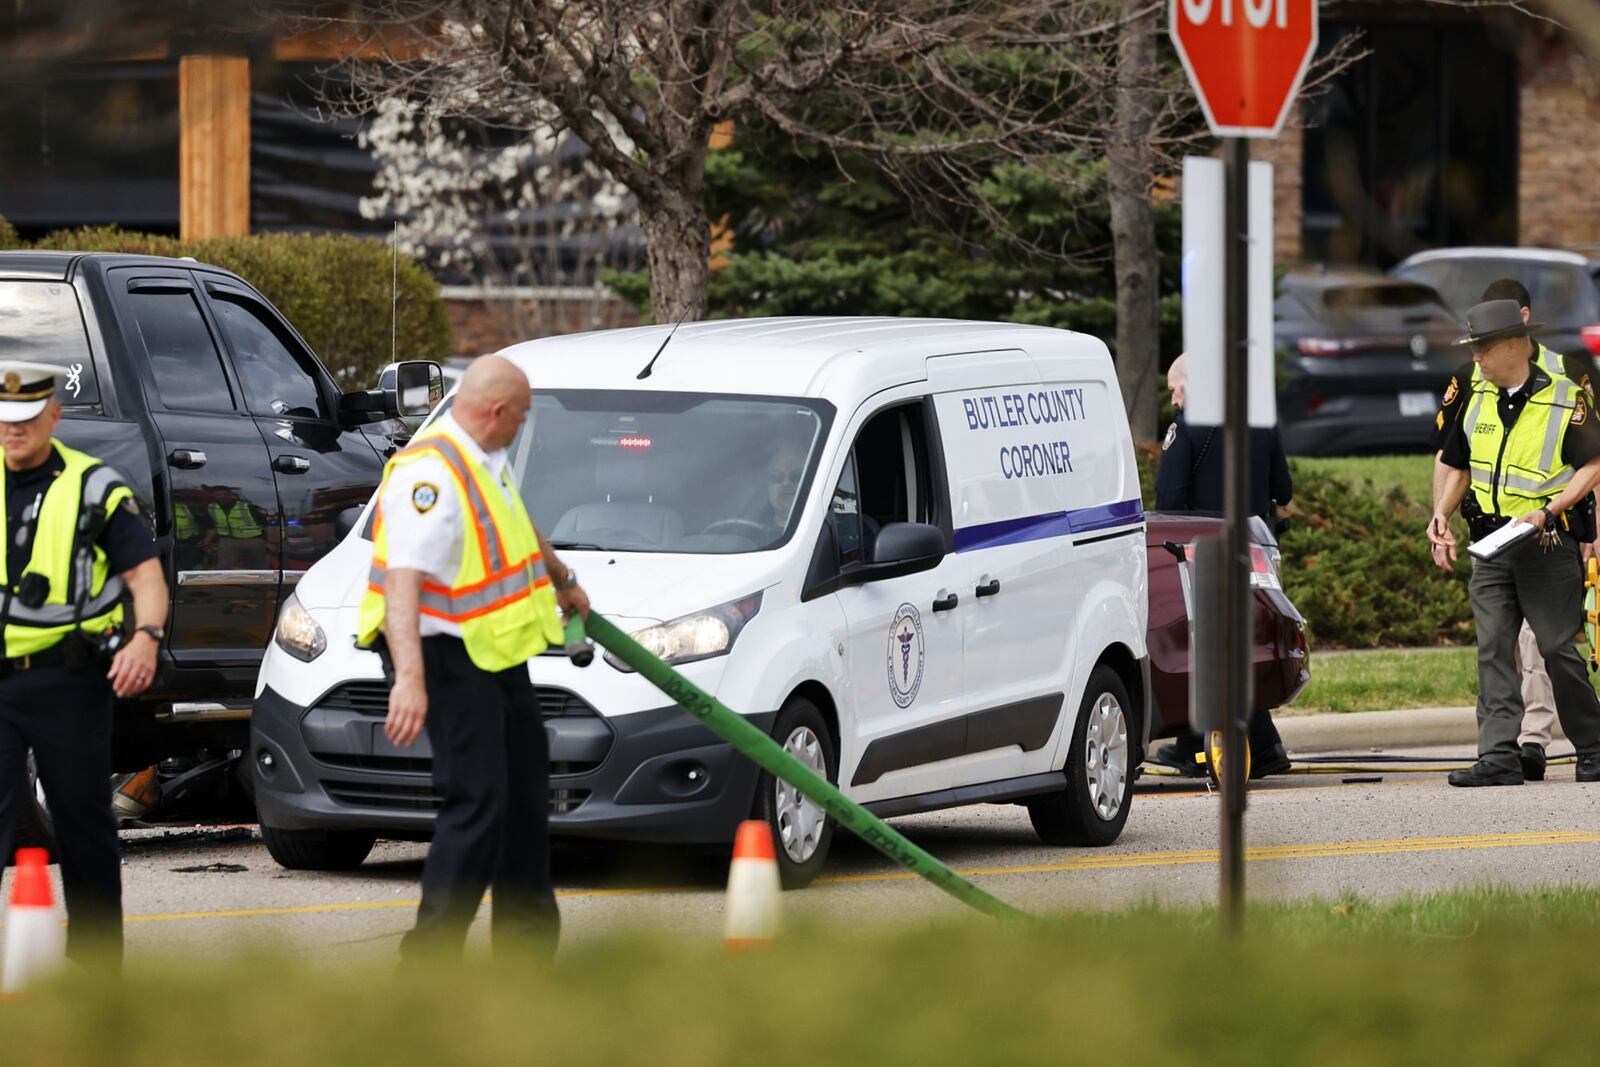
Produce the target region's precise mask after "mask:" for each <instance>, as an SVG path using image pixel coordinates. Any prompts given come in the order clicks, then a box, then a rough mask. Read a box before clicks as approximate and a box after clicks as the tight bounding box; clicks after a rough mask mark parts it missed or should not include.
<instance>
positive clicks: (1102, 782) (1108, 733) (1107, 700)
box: [1083, 693, 1128, 822]
mask: <svg viewBox="0 0 1600 1067" xmlns="http://www.w3.org/2000/svg"><path fill="white" fill-rule="evenodd" d="M1084 733H1085V738H1084V753H1083V755H1084V759H1083V766H1084V776H1085V778H1086V780H1087V784H1088V786H1089V802H1090V803H1091V804H1093V805H1094V811H1095V814H1096V815H1098V816H1100V818H1101V819H1103V820H1105V821H1106V822H1110V821H1111V820H1112V819H1115V818H1116V817H1117V813H1118V812H1120V811H1121V810H1122V802H1123V800H1124V799H1125V798H1126V797H1127V794H1128V718H1127V716H1126V715H1124V714H1123V712H1122V705H1121V704H1119V703H1117V698H1116V697H1114V696H1112V695H1111V694H1110V693H1101V694H1100V699H1099V700H1096V701H1095V702H1094V707H1092V708H1090V709H1089V726H1088V729H1087V730H1085V731H1084Z"/></svg>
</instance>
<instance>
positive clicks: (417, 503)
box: [411, 482, 439, 515]
mask: <svg viewBox="0 0 1600 1067" xmlns="http://www.w3.org/2000/svg"><path fill="white" fill-rule="evenodd" d="M438 502H439V487H438V486H437V485H434V484H433V483H432V482H418V483H417V485H416V488H415V489H412V490H411V506H412V507H414V508H416V509H417V514H419V515H426V514H427V513H428V512H429V511H430V510H432V508H433V506H434V505H435V504H437V503H438Z"/></svg>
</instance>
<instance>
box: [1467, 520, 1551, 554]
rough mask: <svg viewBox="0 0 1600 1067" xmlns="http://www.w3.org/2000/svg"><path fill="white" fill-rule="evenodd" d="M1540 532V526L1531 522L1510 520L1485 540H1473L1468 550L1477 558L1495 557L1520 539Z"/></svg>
mask: <svg viewBox="0 0 1600 1067" xmlns="http://www.w3.org/2000/svg"><path fill="white" fill-rule="evenodd" d="M1538 532H1539V529H1538V527H1536V526H1534V525H1533V523H1531V522H1508V523H1506V524H1505V525H1504V526H1502V527H1500V529H1498V530H1496V531H1495V532H1494V533H1492V534H1490V535H1489V536H1488V537H1485V538H1484V539H1483V540H1481V541H1474V542H1472V545H1471V547H1469V548H1468V549H1467V551H1468V552H1470V553H1472V555H1473V557H1474V558H1476V559H1494V558H1495V557H1496V556H1498V555H1499V554H1500V553H1502V552H1504V551H1505V550H1506V549H1508V548H1510V547H1511V546H1512V545H1514V544H1516V543H1517V542H1518V541H1521V540H1524V539H1525V538H1528V537H1532V536H1533V535H1534V534H1536V533H1538Z"/></svg>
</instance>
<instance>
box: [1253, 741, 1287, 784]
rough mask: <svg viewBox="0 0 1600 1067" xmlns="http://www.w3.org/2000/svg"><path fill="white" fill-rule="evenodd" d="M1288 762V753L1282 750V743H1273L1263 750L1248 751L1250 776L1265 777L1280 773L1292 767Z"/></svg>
mask: <svg viewBox="0 0 1600 1067" xmlns="http://www.w3.org/2000/svg"><path fill="white" fill-rule="evenodd" d="M1292 766H1293V764H1292V763H1290V762H1289V753H1287V752H1285V751H1284V748H1283V746H1282V745H1273V746H1272V747H1271V748H1269V749H1267V750H1266V751H1265V752H1261V753H1256V752H1252V753H1250V777H1251V778H1265V777H1266V776H1267V775H1269V774H1282V773H1283V772H1284V771H1286V770H1288V769H1289V768H1290V767H1292Z"/></svg>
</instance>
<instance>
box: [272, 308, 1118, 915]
mask: <svg viewBox="0 0 1600 1067" xmlns="http://www.w3.org/2000/svg"><path fill="white" fill-rule="evenodd" d="M667 337H668V328H666V327H644V328H639V329H630V330H615V331H607V332H603V333H592V334H582V335H576V336H567V337H553V338H548V339H544V340H538V341H530V342H528V343H525V344H520V345H516V346H513V347H511V348H508V349H506V350H505V351H504V352H503V353H501V354H502V355H504V356H506V357H508V358H509V359H511V360H513V361H514V362H515V363H517V365H518V366H520V367H522V368H523V369H524V370H525V371H526V372H527V374H528V378H529V380H530V381H531V382H532V383H533V389H534V398H533V407H532V410H531V412H530V416H529V420H528V425H527V427H526V428H525V429H524V431H523V433H522V435H521V436H520V437H519V438H518V440H517V441H516V443H515V444H514V445H513V446H512V460H513V464H514V466H515V469H516V470H517V471H518V472H519V475H520V477H521V479H522V485H523V492H524V495H525V499H526V500H527V502H528V506H529V510H530V511H531V513H532V515H533V518H534V521H535V522H536V523H537V524H539V526H540V529H541V530H543V531H544V532H545V534H546V536H547V537H548V538H549V540H550V541H551V542H552V543H553V544H554V545H555V546H556V549H557V551H558V552H559V553H560V555H561V557H562V559H564V560H565V561H566V562H567V563H568V564H569V565H571V566H572V567H573V568H574V569H575V570H576V571H577V572H578V573H579V575H580V580H581V581H582V583H583V585H584V587H585V589H587V590H588V592H589V595H590V597H591V598H592V600H593V604H594V607H595V610H597V611H600V612H602V613H603V614H605V615H606V616H608V617H609V618H611V619H612V621H614V622H615V623H617V624H618V625H619V626H621V627H622V628H624V629H625V630H627V631H630V632H632V633H633V634H634V635H635V636H636V637H637V638H638V639H639V640H640V641H642V642H643V643H644V644H645V645H646V647H648V648H650V649H652V650H653V651H655V652H656V653H657V654H659V655H661V656H663V657H664V658H666V659H668V660H669V661H671V662H673V663H675V664H677V665H678V666H679V669H680V670H682V671H683V673H684V674H686V675H687V676H688V677H690V678H691V679H693V680H694V681H695V682H696V683H697V684H698V685H700V686H702V687H703V688H705V689H706V690H707V691H708V692H711V693H713V694H715V695H716V697H717V698H718V699H719V700H721V701H722V702H723V703H724V704H726V705H728V706H729V707H731V708H733V709H735V710H736V711H739V712H741V713H743V714H745V715H747V716H748V717H749V718H750V719H751V720H752V721H754V722H756V723H758V724H759V725H760V726H761V727H762V728H763V729H766V730H768V731H769V732H770V733H771V734H772V736H773V737H775V738H776V739H777V740H778V741H780V742H781V743H782V744H783V745H784V747H785V748H787V749H788V750H789V751H790V752H791V753H793V754H794V755H796V756H797V757H799V758H800V759H801V760H803V761H804V762H806V763H808V764H809V765H810V766H811V767H812V768H813V769H815V770H817V771H819V772H822V773H825V774H826V775H827V777H828V778H829V779H831V780H834V781H837V782H838V783H839V784H840V785H841V786H842V787H843V788H844V790H845V792H846V793H848V794H849V795H850V796H851V797H853V798H855V799H856V800H858V801H860V802H862V803H864V804H865V805H867V806H868V807H869V808H871V809H872V810H873V811H875V812H877V813H878V814H880V815H885V816H890V815H902V814H906V813H909V812H916V811H927V810H929V809H934V808H942V807H949V806H952V805H957V804H968V803H988V802H1003V801H1018V802H1023V803H1026V804H1027V806H1028V809H1029V812H1030V814H1031V815H1032V819H1033V824H1034V826H1035V827H1036V828H1037V830H1038V832H1039V835H1040V836H1041V837H1042V838H1043V839H1044V840H1045V841H1047V842H1051V843H1059V844H1074V845H1105V844H1109V843H1111V842H1112V841H1114V840H1116V838H1117V835H1118V834H1119V833H1120V832H1121V830H1122V826H1123V824H1124V822H1126V820H1127V818H1128V808H1129V805H1130V804H1131V802H1132V800H1133V792H1132V788H1131V787H1132V777H1133V775H1132V772H1133V769H1134V768H1135V767H1137V766H1138V765H1139V762H1140V760H1141V758H1142V756H1143V753H1144V750H1145V748H1146V745H1147V741H1148V737H1149V729H1150V722H1149V720H1150V715H1149V708H1150V699H1149V692H1150V688H1149V675H1148V662H1147V659H1146V651H1145V616H1146V595H1145V543H1144V536H1143V535H1144V521H1145V520H1144V513H1143V511H1142V508H1141V506H1140V502H1139V478H1138V472H1137V470H1136V468H1135V465H1134V453H1133V443H1132V439H1131V437H1130V434H1129V430H1128V423H1127V419H1126V417H1125V416H1124V413H1123V407H1122V396H1121V393H1120V391H1119V389H1118V387H1117V380H1116V375H1115V372H1114V371H1113V368H1112V363H1111V359H1110V356H1109V355H1108V354H1107V352H1106V347H1105V345H1104V344H1102V343H1101V342H1100V341H1098V340H1095V339H1094V338H1092V337H1087V336H1084V335H1082V334H1075V333H1069V332H1066V331H1063V330H1053V329H1046V328H1041V327H1028V326H1017V325H1010V324H1002V323H977V322H960V321H939V320H911V319H894V318H885V319H824V318H816V319H755V320H746V321H725V322H704V323H695V324H692V325H685V326H683V327H682V328H680V329H679V330H678V331H677V332H676V333H675V334H673V335H672V337H671V340H670V341H669V342H667V343H666V347H665V348H664V349H662V344H663V342H665V341H667ZM658 350H659V354H658ZM652 357H655V358H654V362H653V365H651V364H652ZM647 365H651V367H650V370H649V372H648V373H645V369H646V367H647ZM449 402H450V401H449V400H448V398H447V399H446V401H445V402H444V406H448V404H449ZM435 415H437V412H435ZM369 507H370V505H369ZM365 526H366V523H365V522H363V523H362V525H361V526H360V527H357V529H356V530H354V531H353V532H352V533H351V534H349V535H348V536H346V537H345V539H344V540H343V542H342V543H341V544H340V545H339V546H338V547H337V548H335V549H334V550H333V551H332V552H331V553H330V554H329V555H328V556H327V557H326V558H324V559H323V560H321V561H320V562H319V563H317V564H316V566H314V567H313V568H312V569H311V570H310V571H309V572H308V573H307V574H306V576H305V577H304V578H303V579H302V580H301V582H300V584H299V588H298V591H297V592H296V594H295V598H294V600H292V601H291V602H290V603H289V604H288V605H287V606H286V607H285V609H284V611H283V613H282V616H281V618H280V621H279V625H278V629H277V633H276V636H275V638H274V641H273V644H272V647H271V649H270V650H269V652H268V655H267V657H266V661H265V663H264V665H263V667H262V670H261V677H260V681H259V683H258V687H257V695H256V701H255V708H254V719H253V727H252V745H251V755H252V757H253V762H254V766H255V781H256V801H257V804H258V807H259V810H260V818H261V826H262V834H263V837H264V838H265V840H266V843H267V846H268V848H269V849H270V850H271V852H272V854H273V856H274V857H275V858H276V859H277V860H278V861H279V862H280V863H283V864H285V865H286V866H291V867H311V868H332V867H341V866H353V865H355V864H358V863H360V862H361V861H362V859H363V858H365V856H366V854H367V852H368V851H369V850H370V849H371V847H372V843H373V840H374V838H375V837H379V836H383V837H405V836H418V835H426V834H427V833H428V831H429V829H430V827H431V821H432V816H433V810H434V809H435V808H436V806H437V803H438V801H437V798H436V797H435V795H434V793H433V790H432V788H431V781H430V778H429V752H428V748H427V741H426V738H425V737H424V738H423V739H421V740H419V741H418V742H417V745H416V747H415V748H411V749H397V748H394V747H393V746H392V745H390V743H389V742H388V741H387V739H386V738H385V737H384V734H383V730H382V729H381V722H382V717H383V716H384V714H385V713H386V711H387V708H388V688H387V685H386V684H385V682H384V677H383V670H382V667H381V665H380V662H379V659H378V657H377V656H376V655H375V654H373V653H370V652H366V651H362V650H360V649H357V648H356V647H355V644H354V635H355V632H356V614H357V605H358V604H359V602H360V599H361V595H362V590H363V587H364V586H365V584H366V575H367V568H368V563H369V561H370V559H371V553H372V545H371V543H370V541H368V540H366V539H364V537H363V533H362V531H363V529H364V528H365ZM529 670H530V672H531V673H532V675H533V680H534V682H535V684H536V685H537V686H538V690H539V700H540V705H541V708H542V711H543V714H544V721H545V728H546V732H547V735H548V737H549V741H550V759H551V775H552V777H551V781H550V786H551V789H550V816H551V826H552V830H553V831H554V832H555V833H557V834H573V835H583V836H591V837H612V838H623V839H631V840H654V841H668V842H685V843H726V842H728V841H731V840H732V836H733V831H734V828H735V826H736V824H737V823H738V822H739V821H740V820H741V819H745V818H748V817H750V816H751V813H752V812H756V813H759V814H760V815H763V816H765V817H766V818H767V819H768V820H769V821H770V822H771V824H772V828H773V832H774V836H775V838H776V840H777V841H778V842H779V848H778V858H779V865H780V868H781V870H782V873H783V876H784V879H785V881H786V883H787V884H790V885H800V884H804V883H805V882H807V881H809V880H810V879H811V878H813V877H814V876H815V875H816V873H817V871H818V870H819V869H820V868H821V866H822V864H823V861H824V859H825V857H826V854H827V851H828V845H829V841H830V839H831V834H832V827H831V823H830V822H829V821H828V820H826V819H825V818H824V817H823V814H822V812H821V811H820V809H818V808H817V807H816V806H815V805H814V804H812V803H811V802H809V801H807V800H804V799H803V798H799V797H797V796H796V795H795V794H794V792H793V791H792V790H791V789H789V787H787V786H785V785H783V784H782V783H774V782H773V781H772V780H771V779H770V778H765V777H763V778H762V779H761V780H760V781H758V776H757V770H756V768H755V767H754V765H753V764H751V763H750V762H749V761H748V760H746V759H744V758H743V757H740V756H738V755H737V754H736V753H735V752H734V751H733V750H732V749H731V748H729V747H728V746H727V745H725V744H723V743H721V742H720V741H719V740H718V739H717V738H716V737H715V736H714V735H712V734H711V733H710V732H709V731H708V730H707V729H706V728H705V727H704V726H702V725H701V724H700V723H698V722H697V721H695V720H694V719H692V718H690V717H689V716H687V715H685V714H684V713H682V712H681V711H679V710H678V709H677V708H676V707H675V706H671V705H669V704H668V703H667V702H666V698H665V697H664V696H663V695H662V694H661V692H660V691H659V690H657V689H655V688H654V687H652V686H651V685H650V684H649V683H647V682H645V681H644V680H643V679H641V678H640V677H639V676H638V675H636V674H634V673H632V672H630V671H628V670H627V669H626V668H624V667H622V666H621V665H620V664H618V663H616V662H615V661H613V660H611V659H610V658H607V657H601V658H597V659H596V661H595V662H594V664H593V665H592V666H590V667H588V668H587V669H579V668H577V667H575V666H573V665H572V664H571V663H570V662H569V661H568V660H567V659H566V658H565V656H564V655H562V654H561V653H560V650H559V649H557V650H552V652H551V654H547V655H545V656H542V657H539V658H538V659H536V660H534V661H533V662H532V663H530V664H529Z"/></svg>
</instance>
